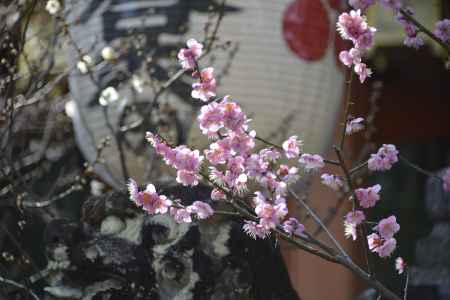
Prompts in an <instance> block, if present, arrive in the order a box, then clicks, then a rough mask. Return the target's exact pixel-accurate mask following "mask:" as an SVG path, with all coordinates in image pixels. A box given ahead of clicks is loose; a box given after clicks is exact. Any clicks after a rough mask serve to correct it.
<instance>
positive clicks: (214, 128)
mask: <svg viewBox="0 0 450 300" xmlns="http://www.w3.org/2000/svg"><path fill="white" fill-rule="evenodd" d="M223 118H224V112H223V107H222V105H221V104H219V103H217V102H212V103H210V104H208V105H203V106H202V108H201V109H200V114H199V116H198V118H197V121H198V124H199V127H200V130H201V131H202V133H203V134H204V135H207V136H208V137H216V136H217V132H218V131H219V129H221V128H222V127H223V126H224V124H223Z"/></svg>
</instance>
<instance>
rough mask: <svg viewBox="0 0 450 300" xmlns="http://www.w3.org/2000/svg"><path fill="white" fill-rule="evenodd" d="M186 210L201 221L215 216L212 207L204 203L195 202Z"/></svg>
mask: <svg viewBox="0 0 450 300" xmlns="http://www.w3.org/2000/svg"><path fill="white" fill-rule="evenodd" d="M186 210H187V211H188V212H190V213H191V214H196V215H197V218H198V219H200V220H203V219H207V218H209V217H210V216H212V215H213V214H214V210H213V209H212V208H211V206H210V205H209V204H208V203H205V202H203V201H194V203H192V205H189V206H188V207H186Z"/></svg>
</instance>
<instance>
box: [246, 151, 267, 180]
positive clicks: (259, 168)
mask: <svg viewBox="0 0 450 300" xmlns="http://www.w3.org/2000/svg"><path fill="white" fill-rule="evenodd" d="M268 168H269V163H268V162H267V161H264V160H263V159H262V158H261V157H260V156H259V154H256V153H253V154H251V155H250V156H248V157H247V159H246V161H245V169H246V171H247V174H248V176H250V177H255V178H256V177H261V176H263V174H265V173H266V172H267V170H268Z"/></svg>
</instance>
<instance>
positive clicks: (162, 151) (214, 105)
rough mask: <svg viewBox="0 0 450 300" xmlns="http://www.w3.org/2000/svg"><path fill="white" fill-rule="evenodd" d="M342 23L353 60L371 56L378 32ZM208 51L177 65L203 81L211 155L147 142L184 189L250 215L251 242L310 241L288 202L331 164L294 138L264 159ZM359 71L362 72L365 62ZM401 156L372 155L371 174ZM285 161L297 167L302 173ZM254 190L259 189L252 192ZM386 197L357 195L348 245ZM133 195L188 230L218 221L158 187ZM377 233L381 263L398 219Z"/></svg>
mask: <svg viewBox="0 0 450 300" xmlns="http://www.w3.org/2000/svg"><path fill="white" fill-rule="evenodd" d="M340 21H341V25H340V26H341V30H340V31H341V34H344V35H345V36H347V37H348V38H349V39H351V40H352V41H354V43H355V48H353V49H352V50H350V52H351V51H353V52H354V51H360V50H361V49H367V48H368V47H369V46H370V45H371V43H372V34H373V32H374V31H375V30H374V29H373V28H370V27H369V26H368V25H367V23H365V20H364V18H363V17H361V15H360V11H356V12H355V11H354V12H351V13H350V14H349V15H346V16H344V17H342V18H340ZM202 49H203V45H202V44H200V43H199V42H197V41H195V40H193V39H191V40H189V41H188V42H187V48H185V49H181V50H180V52H179V53H178V59H179V62H180V64H181V67H182V68H183V69H185V70H191V71H192V73H191V75H192V77H193V78H194V79H199V82H195V83H193V85H192V96H193V98H196V99H199V100H200V101H202V102H203V106H202V107H201V108H200V112H199V115H198V117H197V121H198V125H199V128H200V130H201V132H202V134H203V135H205V136H207V137H208V138H209V139H210V144H209V146H208V148H206V149H203V150H197V149H190V148H188V147H187V146H185V145H179V146H173V145H170V144H169V143H167V142H166V141H165V140H164V139H163V138H162V137H161V136H159V135H157V134H155V133H151V132H148V133H147V135H146V138H147V140H148V141H149V142H150V144H151V145H152V146H153V148H154V149H155V151H156V153H157V154H159V155H160V156H161V157H162V159H163V160H164V162H165V163H166V164H167V165H169V166H171V167H173V168H174V169H176V171H177V176H176V180H177V182H178V183H180V184H183V185H185V186H194V185H197V184H198V183H199V182H200V180H202V179H203V180H205V181H206V182H209V183H210V184H212V185H213V189H212V191H211V199H212V200H214V201H222V202H227V203H229V204H231V205H232V206H236V205H238V206H241V207H246V208H248V209H249V210H247V209H246V211H247V213H248V214H247V213H246V214H244V215H243V217H244V218H245V219H246V220H244V224H243V230H244V232H246V233H247V234H248V235H249V236H250V237H252V238H255V239H256V238H265V237H267V236H268V235H269V234H270V233H271V232H272V231H273V230H276V231H278V232H280V231H282V232H284V233H285V234H287V235H290V236H297V237H306V235H305V227H304V226H303V224H301V223H300V222H299V221H298V220H297V219H295V218H293V217H290V216H289V212H288V208H287V200H286V198H287V196H288V185H289V184H291V183H293V182H295V181H297V179H298V178H299V176H300V174H299V170H300V169H302V170H303V171H304V172H317V171H318V170H319V169H321V168H322V167H324V165H325V160H324V159H323V158H322V157H321V156H320V155H318V154H310V153H304V152H303V149H302V146H303V143H302V141H301V140H300V139H299V138H298V137H297V136H291V137H289V138H288V139H287V140H285V141H284V142H283V143H282V145H281V146H277V145H273V144H271V143H268V142H266V144H267V145H269V147H266V148H263V149H259V150H258V151H257V150H256V142H257V141H258V140H260V141H261V140H262V139H261V138H258V137H257V136H256V132H255V131H254V130H252V128H251V126H250V123H251V120H250V119H249V118H248V117H247V115H246V114H245V112H244V111H243V110H242V108H241V107H240V105H239V104H238V103H237V102H236V101H235V100H233V99H232V98H231V97H230V96H225V97H219V98H215V99H213V97H215V78H214V75H213V69H212V68H210V67H208V68H205V69H203V70H202V71H200V67H199V64H198V59H199V58H200V57H201V55H202ZM353 63H355V64H360V65H361V64H362V63H361V62H360V61H355V62H353ZM362 81H363V80H362ZM363 122H364V119H363V118H355V119H351V120H349V121H348V123H347V124H346V129H345V130H346V134H352V133H355V132H358V131H360V130H363V129H364V125H363ZM262 141H263V140H262ZM397 155H398V151H397V150H396V148H395V146H394V145H383V146H382V147H381V148H380V149H379V150H378V152H377V153H376V154H372V156H371V158H370V160H369V162H368V168H369V169H370V170H388V169H390V168H391V166H392V164H394V163H395V162H397V161H398V158H397ZM282 161H287V162H289V163H292V162H294V163H296V164H297V166H291V165H289V164H286V163H282ZM321 179H322V183H323V184H324V185H326V186H328V187H330V188H331V189H333V190H335V191H341V190H342V191H346V190H348V187H346V186H345V183H344V180H343V179H342V178H341V177H339V176H338V175H334V174H328V173H323V174H322V175H321ZM250 187H257V188H256V190H255V191H249V190H250ZM380 191H381V186H380V185H378V184H377V185H374V186H371V187H366V188H358V189H356V190H354V195H355V197H356V199H355V200H354V201H355V203H356V204H357V205H356V206H355V207H354V209H353V210H352V211H350V212H348V213H347V214H346V216H345V221H344V226H345V235H346V236H347V237H351V238H352V239H353V240H356V239H357V228H358V226H360V225H362V224H364V223H365V222H366V216H365V212H364V211H363V209H367V208H371V207H374V206H375V205H376V203H377V202H378V201H379V200H380V195H379V192H380ZM129 192H130V196H131V200H132V201H133V202H135V203H136V205H137V206H139V207H142V208H143V209H144V210H145V211H147V212H148V213H149V214H165V213H169V214H170V215H171V216H172V217H173V218H174V219H175V220H176V221H177V222H187V223H189V222H192V220H193V216H195V217H196V218H197V219H200V220H201V219H205V218H208V217H210V216H211V215H213V214H214V211H213V209H212V208H211V206H210V205H209V204H207V203H206V202H203V201H195V202H194V203H193V204H192V205H189V206H183V205H182V204H181V201H180V200H170V199H168V198H167V197H166V196H164V195H160V194H158V193H157V192H156V189H155V187H154V186H153V185H152V184H149V185H148V186H147V188H146V189H145V190H143V191H139V189H138V186H137V183H136V182H135V181H134V180H130V182H129ZM250 210H251V212H250ZM374 230H375V232H374V233H372V234H371V235H369V236H367V240H368V243H369V248H370V250H371V251H373V252H375V253H377V254H378V255H379V256H380V257H387V256H390V255H391V253H392V252H393V250H394V249H395V247H396V240H395V238H394V237H393V236H394V234H395V233H396V232H397V231H398V230H399V225H398V224H397V223H396V220H395V217H394V216H392V217H389V218H387V219H384V220H381V221H380V222H379V223H378V225H377V226H375V227H374Z"/></svg>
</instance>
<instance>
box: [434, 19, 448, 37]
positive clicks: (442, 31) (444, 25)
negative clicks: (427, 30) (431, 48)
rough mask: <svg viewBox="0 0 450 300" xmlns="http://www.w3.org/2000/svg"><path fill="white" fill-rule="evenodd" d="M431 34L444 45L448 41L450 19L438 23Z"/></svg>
mask: <svg viewBox="0 0 450 300" xmlns="http://www.w3.org/2000/svg"><path fill="white" fill-rule="evenodd" d="M433 33H434V34H435V35H436V36H437V37H438V38H439V39H440V40H441V41H443V42H444V43H447V42H448V41H450V19H444V20H441V21H438V22H437V23H436V25H435V27H434V31H433Z"/></svg>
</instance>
